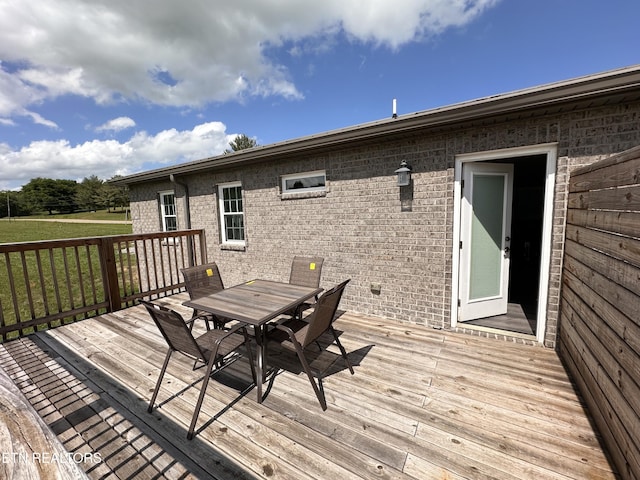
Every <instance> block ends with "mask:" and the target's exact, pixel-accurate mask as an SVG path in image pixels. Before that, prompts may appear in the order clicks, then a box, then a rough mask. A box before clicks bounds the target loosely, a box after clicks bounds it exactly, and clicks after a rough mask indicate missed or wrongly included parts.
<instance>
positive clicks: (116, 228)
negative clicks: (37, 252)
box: [0, 219, 132, 243]
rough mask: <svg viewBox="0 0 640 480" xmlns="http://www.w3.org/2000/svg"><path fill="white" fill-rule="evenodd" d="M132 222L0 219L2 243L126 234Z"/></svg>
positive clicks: (0, 240)
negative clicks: (107, 222)
mask: <svg viewBox="0 0 640 480" xmlns="http://www.w3.org/2000/svg"><path fill="white" fill-rule="evenodd" d="M131 232H132V228H131V224H114V225H111V224H104V223H62V222H39V221H35V220H34V221H24V220H6V219H3V220H0V243H17V242H35V241H38V240H56V239H59V238H81V237H102V236H105V235H126V234H129V233H131Z"/></svg>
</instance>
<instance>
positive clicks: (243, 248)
mask: <svg viewBox="0 0 640 480" xmlns="http://www.w3.org/2000/svg"><path fill="white" fill-rule="evenodd" d="M220 250H229V251H232V252H244V251H246V250H247V246H246V245H234V244H231V243H222V244H220Z"/></svg>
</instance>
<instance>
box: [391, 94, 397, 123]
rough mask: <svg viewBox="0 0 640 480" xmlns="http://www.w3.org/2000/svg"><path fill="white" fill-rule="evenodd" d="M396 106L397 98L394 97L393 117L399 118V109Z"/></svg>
mask: <svg viewBox="0 0 640 480" xmlns="http://www.w3.org/2000/svg"><path fill="white" fill-rule="evenodd" d="M396 107H397V102H396V99H395V98H394V99H393V107H392V115H391V118H398V111H397V109H396Z"/></svg>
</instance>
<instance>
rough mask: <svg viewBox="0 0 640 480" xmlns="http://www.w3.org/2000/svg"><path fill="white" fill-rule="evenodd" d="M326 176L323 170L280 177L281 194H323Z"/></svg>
mask: <svg viewBox="0 0 640 480" xmlns="http://www.w3.org/2000/svg"><path fill="white" fill-rule="evenodd" d="M326 183H327V174H326V172H325V171H324V170H316V171H315V172H304V173H294V174H292V175H283V176H282V193H283V194H287V193H303V192H324V191H325V189H326Z"/></svg>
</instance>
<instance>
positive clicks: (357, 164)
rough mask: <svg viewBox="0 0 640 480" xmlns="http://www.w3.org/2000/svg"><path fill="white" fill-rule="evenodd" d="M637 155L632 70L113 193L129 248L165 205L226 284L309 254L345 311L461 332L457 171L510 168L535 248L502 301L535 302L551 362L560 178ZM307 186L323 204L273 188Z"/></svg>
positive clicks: (523, 227)
mask: <svg viewBox="0 0 640 480" xmlns="http://www.w3.org/2000/svg"><path fill="white" fill-rule="evenodd" d="M638 144H640V66H636V67H630V68H626V69H621V70H616V71H611V72H605V73H602V74H596V75H591V76H588V77H582V78H578V79H573V80H570V81H566V82H559V83H556V84H550V85H545V86H541V87H537V88H532V89H527V90H522V91H517V92H513V93H508V94H504V95H498V96H495V97H490V98H485V99H479V100H474V101H471V102H465V103H461V104H456V105H452V106H448V107H443V108H439V109H434V110H429V111H425V112H418V113H415V114H410V115H401V116H398V117H397V118H389V119H386V120H381V121H378V122H372V123H369V124H364V125H358V126H355V127H352V128H347V129H342V130H337V131H332V132H327V133H323V134H319V135H316V136H311V137H303V138H300V139H294V140H291V141H287V142H282V143H277V144H273V145H267V146H264V147H257V148H253V149H250V150H245V151H240V152H236V153H234V154H230V155H222V156H218V157H212V158H207V159H203V160H199V161H196V162H190V163H185V164H181V165H177V166H174V167H167V168H163V169H159V170H153V171H148V172H143V173H140V174H134V175H130V176H128V177H125V178H123V179H121V180H119V182H120V183H124V184H127V185H128V186H129V188H130V198H131V212H132V218H133V225H134V233H146V232H154V231H158V230H161V229H162V215H161V214H160V213H159V208H160V207H159V196H158V195H159V192H166V191H173V192H174V194H175V207H176V216H177V224H178V228H179V229H185V228H197V229H204V230H205V231H206V240H207V252H208V260H210V261H215V262H217V263H218V264H219V266H220V270H221V272H222V276H223V279H224V281H225V284H227V285H232V284H236V283H239V282H241V281H244V280H248V279H250V278H256V277H261V278H268V279H274V280H281V281H286V280H287V279H288V273H289V268H290V264H291V259H292V257H293V256H294V255H307V254H308V255H319V256H323V257H324V258H325V263H324V267H323V272H322V285H321V286H323V287H328V286H332V285H334V284H336V283H338V282H340V281H342V280H344V279H346V278H351V279H352V281H351V283H350V285H349V288H348V289H347V290H346V292H345V296H344V297H343V301H342V304H341V306H342V308H345V309H348V310H350V311H353V312H361V313H363V314H367V315H373V316H380V317H384V318H386V319H392V320H395V321H399V322H408V323H415V324H421V325H426V326H430V327H433V328H438V329H441V328H445V329H447V328H458V329H464V330H466V329H467V327H466V325H465V324H464V323H463V322H460V321H458V316H457V315H458V314H457V299H458V298H459V296H460V278H461V276H460V275H459V273H458V272H459V271H460V270H459V269H460V247H459V245H460V242H461V238H462V237H461V227H460V225H461V220H460V210H461V192H462V188H463V186H462V180H463V170H464V169H465V168H468V167H466V166H467V165H471V164H472V163H479V162H483V163H487V162H493V163H495V162H498V163H510V164H512V165H513V166H514V170H515V173H514V178H515V180H514V182H515V183H514V202H516V200H515V198H516V196H517V197H518V198H519V200H517V202H518V205H520V206H519V207H517V208H516V207H515V206H514V213H513V219H514V222H515V223H514V224H513V228H514V229H515V230H514V231H513V235H514V240H515V239H516V236H517V235H518V234H519V233H520V232H525V231H528V230H529V228H530V227H531V226H532V225H533V227H531V228H532V233H531V235H532V238H533V240H531V239H527V240H526V241H524V242H522V241H521V240H522V239H521V240H520V242H521V243H522V244H525V245H527V247H526V248H527V252H526V256H527V261H528V262H529V263H530V266H531V265H533V270H531V271H529V270H527V268H529V267H525V266H522V265H520V266H518V267H517V268H518V269H519V270H518V271H519V272H520V273H519V274H518V280H517V282H516V277H515V276H514V280H513V284H512V287H513V290H514V291H515V290H518V289H519V290H521V291H522V292H529V293H531V292H532V291H534V292H535V294H534V295H533V296H534V297H535V301H536V302H538V309H537V317H536V318H537V325H538V326H537V331H536V334H535V338H532V339H531V340H532V341H537V342H540V343H542V344H544V345H546V346H548V347H555V344H556V338H557V329H558V318H559V307H560V288H561V280H560V277H561V267H562V256H563V246H564V229H565V216H566V208H567V184H568V177H569V174H570V172H571V170H572V169H574V168H576V167H578V166H582V165H585V164H590V163H592V162H594V161H597V160H600V159H602V158H605V157H608V156H610V155H612V154H616V153H619V152H621V151H624V150H626V149H629V148H632V147H634V146H636V145H638ZM402 160H406V162H407V163H408V164H409V165H410V167H411V169H412V182H411V185H409V186H408V187H399V186H398V185H397V181H396V174H395V173H394V172H395V170H396V169H397V168H398V167H399V165H400V162H401V161H402ZM305 172H324V173H325V174H326V187H325V190H324V191H309V192H305V193H293V194H288V193H287V192H283V186H282V177H283V176H287V175H292V174H298V173H305ZM228 182H239V183H240V185H241V188H242V201H243V214H244V233H245V242H244V245H240V246H238V245H226V244H224V242H222V240H221V238H222V237H221V228H220V225H221V223H220V209H219V203H218V200H219V199H218V195H219V190H218V186H219V185H224V184H227V183H228ZM524 235H525V234H522V236H524ZM515 248H516V246H515V244H514V249H515ZM531 250H532V251H533V253H531ZM520 251H521V252H522V249H520ZM514 255H515V251H514ZM531 258H533V260H531ZM513 264H514V265H515V257H514V260H513ZM514 268H515V267H514ZM531 272H533V273H531ZM529 298H532V297H531V295H529ZM470 331H473V329H470ZM514 339H515V340H518V339H519V337H517V336H516V337H514ZM520 340H521V338H520ZM525 340H526V339H525Z"/></svg>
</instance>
